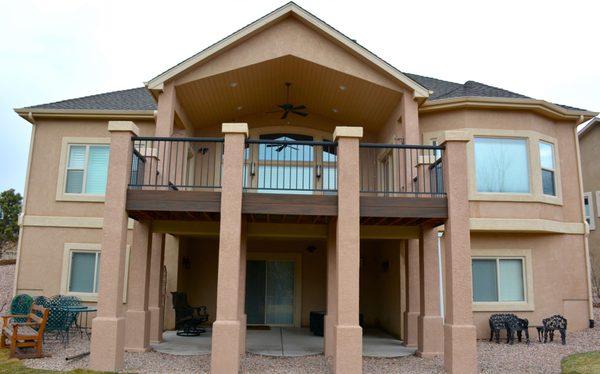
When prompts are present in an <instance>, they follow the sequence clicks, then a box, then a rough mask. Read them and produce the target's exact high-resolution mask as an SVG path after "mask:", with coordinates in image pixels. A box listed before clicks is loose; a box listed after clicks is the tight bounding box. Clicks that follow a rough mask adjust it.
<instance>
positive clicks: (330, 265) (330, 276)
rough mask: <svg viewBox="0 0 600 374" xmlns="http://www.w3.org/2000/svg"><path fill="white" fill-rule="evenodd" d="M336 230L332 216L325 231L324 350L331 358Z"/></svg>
mask: <svg viewBox="0 0 600 374" xmlns="http://www.w3.org/2000/svg"><path fill="white" fill-rule="evenodd" d="M336 230H337V222H336V219H335V218H332V219H331V221H330V222H329V228H328V233H327V314H326V315H325V331H324V335H325V336H324V338H325V339H324V342H323V343H324V348H325V349H324V350H325V357H326V358H327V359H331V358H332V357H333V355H334V352H335V350H334V348H335V341H334V333H333V332H334V328H335V325H336V316H337V288H336V271H335V268H336V256H335V251H336V238H335V235H336Z"/></svg>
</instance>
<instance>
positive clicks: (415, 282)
mask: <svg viewBox="0 0 600 374" xmlns="http://www.w3.org/2000/svg"><path fill="white" fill-rule="evenodd" d="M406 280H407V286H406V315H405V318H404V324H405V326H404V331H405V332H406V333H405V337H404V345H406V346H407V347H416V346H417V343H418V336H419V334H418V332H419V314H420V308H421V301H420V300H421V291H420V290H419V289H420V287H421V286H420V278H419V240H417V239H409V240H407V241H406Z"/></svg>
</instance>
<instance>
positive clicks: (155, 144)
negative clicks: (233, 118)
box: [129, 137, 223, 190]
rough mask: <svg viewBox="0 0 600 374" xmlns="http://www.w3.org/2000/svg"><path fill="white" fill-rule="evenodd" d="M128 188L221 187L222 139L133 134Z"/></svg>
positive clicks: (187, 188) (208, 188)
mask: <svg viewBox="0 0 600 374" xmlns="http://www.w3.org/2000/svg"><path fill="white" fill-rule="evenodd" d="M132 146H133V157H132V161H131V178H130V181H129V188H131V189H156V190H160V189H170V190H210V189H216V188H220V187H221V169H222V163H223V139H222V138H170V137H163V138H160V137H133V138H132Z"/></svg>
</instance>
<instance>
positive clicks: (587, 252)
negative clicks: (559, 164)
mask: <svg viewBox="0 0 600 374" xmlns="http://www.w3.org/2000/svg"><path fill="white" fill-rule="evenodd" d="M583 122H584V118H583V116H579V120H578V121H577V123H576V124H575V128H574V135H575V151H576V154H577V176H578V178H579V201H580V205H581V206H580V207H581V217H582V220H583V225H584V228H585V231H584V236H583V247H584V251H585V270H586V273H587V288H588V314H589V326H590V328H594V300H593V298H592V267H591V263H590V247H589V243H588V237H589V235H590V227H589V225H588V223H587V221H586V219H585V207H584V204H583V175H582V172H581V154H580V153H579V135H578V134H577V126H579V125H580V124H582V123H583Z"/></svg>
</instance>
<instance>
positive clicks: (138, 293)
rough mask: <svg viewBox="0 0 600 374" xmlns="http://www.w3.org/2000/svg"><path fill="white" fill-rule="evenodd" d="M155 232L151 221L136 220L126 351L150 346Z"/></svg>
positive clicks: (131, 260)
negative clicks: (150, 308)
mask: <svg viewBox="0 0 600 374" xmlns="http://www.w3.org/2000/svg"><path fill="white" fill-rule="evenodd" d="M151 235H152V231H151V229H150V224H149V223H148V222H140V221H135V223H134V225H133V243H132V246H131V252H130V260H129V268H130V271H129V278H128V279H129V290H128V300H127V307H128V309H127V312H126V313H125V328H126V335H125V350H126V351H129V352H146V351H147V350H148V349H149V348H150V312H149V310H148V295H149V289H148V285H149V283H150V254H151V247H152V241H151V240H152V239H151Z"/></svg>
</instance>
